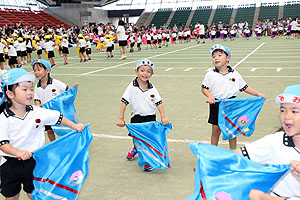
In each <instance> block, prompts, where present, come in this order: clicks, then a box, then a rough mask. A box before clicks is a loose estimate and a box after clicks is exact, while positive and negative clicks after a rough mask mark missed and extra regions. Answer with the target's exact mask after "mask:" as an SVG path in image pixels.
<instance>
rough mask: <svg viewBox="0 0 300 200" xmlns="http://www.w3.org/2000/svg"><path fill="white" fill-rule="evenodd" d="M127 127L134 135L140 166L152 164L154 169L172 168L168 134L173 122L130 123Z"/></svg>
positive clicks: (132, 135)
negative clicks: (165, 123) (164, 123)
mask: <svg viewBox="0 0 300 200" xmlns="http://www.w3.org/2000/svg"><path fill="white" fill-rule="evenodd" d="M126 127H127V129H128V131H129V133H130V135H131V137H133V142H134V145H135V148H136V149H137V151H138V156H139V160H138V164H139V166H140V167H144V166H145V165H150V166H151V167H152V168H154V169H167V168H170V167H171V166H170V161H169V156H168V146H167V139H166V136H167V135H168V133H169V132H170V131H171V130H172V123H170V124H169V125H165V126H164V125H163V123H162V122H156V121H153V122H145V123H130V124H126Z"/></svg>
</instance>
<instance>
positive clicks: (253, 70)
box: [250, 68, 258, 72]
mask: <svg viewBox="0 0 300 200" xmlns="http://www.w3.org/2000/svg"><path fill="white" fill-rule="evenodd" d="M257 69H258V68H252V69H251V70H250V72H255V71H256V70H257Z"/></svg>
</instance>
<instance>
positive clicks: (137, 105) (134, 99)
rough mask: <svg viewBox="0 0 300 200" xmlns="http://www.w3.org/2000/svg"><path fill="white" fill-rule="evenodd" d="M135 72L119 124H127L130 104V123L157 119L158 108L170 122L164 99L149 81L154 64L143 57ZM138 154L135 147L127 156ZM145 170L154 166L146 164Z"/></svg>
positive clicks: (164, 122)
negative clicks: (126, 112) (127, 109)
mask: <svg viewBox="0 0 300 200" xmlns="http://www.w3.org/2000/svg"><path fill="white" fill-rule="evenodd" d="M135 73H136V75H137V77H136V79H135V80H134V81H133V82H132V83H130V84H129V85H128V87H127V89H126V91H125V92H124V94H123V96H122V100H121V101H122V104H121V109H120V118H119V123H118V126H119V127H124V126H125V121H124V113H125V109H126V106H127V105H128V104H130V110H131V113H132V114H131V121H130V123H142V122H149V121H156V110H157V109H158V111H159V112H160V116H161V121H162V122H163V124H164V125H167V124H169V120H168V119H167V118H166V116H165V112H164V108H163V105H162V99H161V97H160V95H159V93H158V91H157V89H156V88H155V87H154V85H152V84H151V83H150V82H149V79H150V78H151V76H152V75H153V73H154V64H153V63H152V62H151V61H150V60H148V59H142V60H140V61H139V62H138V63H137V65H136V69H135ZM136 154H137V150H136V148H135V147H133V148H132V150H131V151H129V152H128V153H127V156H126V157H127V159H128V160H130V161H131V160H133V159H134V157H135V155H136ZM144 171H152V167H150V166H149V165H145V166H144Z"/></svg>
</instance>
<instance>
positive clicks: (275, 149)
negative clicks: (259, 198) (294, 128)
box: [241, 132, 300, 197]
mask: <svg viewBox="0 0 300 200" xmlns="http://www.w3.org/2000/svg"><path fill="white" fill-rule="evenodd" d="M241 150H242V154H243V155H244V156H245V157H248V158H249V159H251V160H252V161H254V162H257V163H260V164H273V165H279V164H290V162H291V160H298V161H300V149H297V148H296V147H295V144H294V142H293V139H292V137H289V136H287V135H286V134H285V133H284V132H277V133H275V134H271V135H267V136H265V137H263V138H261V139H259V140H257V141H255V142H253V143H251V144H247V145H246V146H245V147H241ZM270 194H272V195H273V196H276V195H279V196H281V197H300V181H299V177H297V176H296V175H295V174H293V173H292V172H291V171H289V172H288V174H287V175H286V176H285V177H284V178H283V179H282V180H281V181H280V182H279V184H278V185H277V186H275V188H273V189H272V191H271V193H270Z"/></svg>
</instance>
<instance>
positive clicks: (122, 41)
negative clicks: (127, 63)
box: [115, 20, 127, 60]
mask: <svg viewBox="0 0 300 200" xmlns="http://www.w3.org/2000/svg"><path fill="white" fill-rule="evenodd" d="M124 25H125V22H124V21H123V20H120V21H119V23H118V28H117V32H116V34H115V36H117V38H118V41H119V47H120V50H121V54H122V56H121V60H123V59H126V58H127V56H126V46H127V36H126V34H125V28H124Z"/></svg>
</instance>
